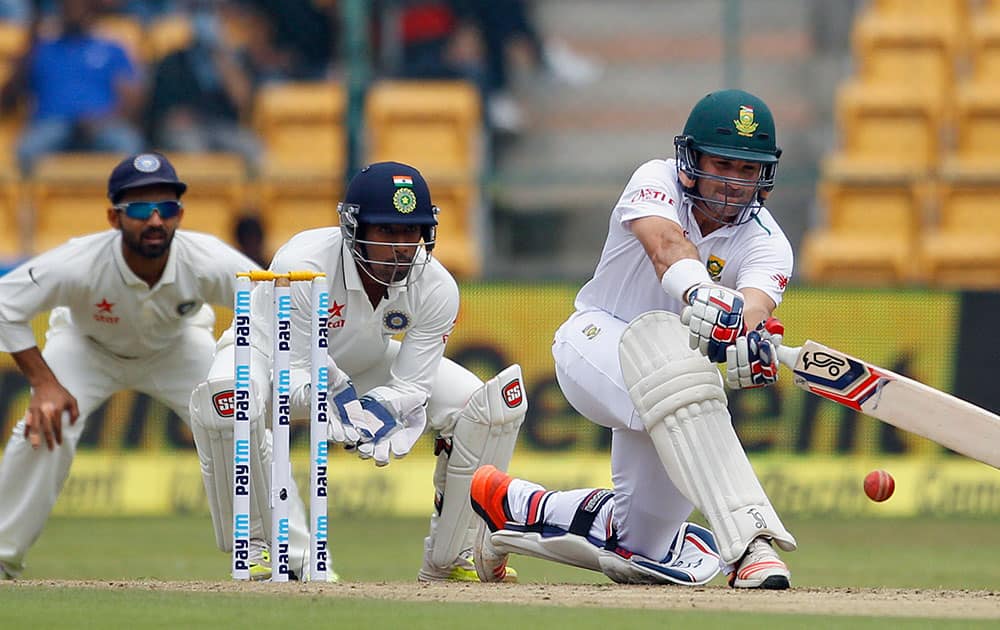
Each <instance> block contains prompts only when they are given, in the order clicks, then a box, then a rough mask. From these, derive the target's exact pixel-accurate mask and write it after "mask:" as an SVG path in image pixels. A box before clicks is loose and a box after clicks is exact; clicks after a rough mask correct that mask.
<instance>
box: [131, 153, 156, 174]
mask: <svg viewBox="0 0 1000 630" xmlns="http://www.w3.org/2000/svg"><path fill="white" fill-rule="evenodd" d="M132 166H134V167H135V170H137V171H139V172H140V173H155V172H156V171H158V170H160V158H158V157H156V156H155V155H151V154H149V153H143V154H142V155H138V156H136V158H135V159H134V160H132Z"/></svg>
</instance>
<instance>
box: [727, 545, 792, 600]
mask: <svg viewBox="0 0 1000 630" xmlns="http://www.w3.org/2000/svg"><path fill="white" fill-rule="evenodd" d="M791 577H792V574H791V572H790V571H789V570H788V567H787V566H785V563H784V562H782V561H781V558H779V557H778V552H776V551H775V550H774V549H773V548H772V547H771V540H770V539H769V538H764V537H759V538H754V539H753V542H751V543H750V545H749V546H748V547H747V551H746V553H745V554H743V557H742V558H741V559H740V561H739V562H738V563H736V570H734V571H733V572H732V573H731V574H730V575H729V586H731V587H733V588H762V589H770V590H783V589H786V588H788V587H789V586H790V585H791Z"/></svg>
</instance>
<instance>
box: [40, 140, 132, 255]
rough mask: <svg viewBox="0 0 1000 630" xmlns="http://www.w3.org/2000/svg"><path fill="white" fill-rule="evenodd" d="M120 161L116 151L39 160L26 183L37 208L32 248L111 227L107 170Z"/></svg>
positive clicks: (57, 242)
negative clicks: (108, 217)
mask: <svg viewBox="0 0 1000 630" xmlns="http://www.w3.org/2000/svg"><path fill="white" fill-rule="evenodd" d="M119 161H121V156H120V155H118V154H114V153H54V154H51V155H47V156H45V157H43V158H42V159H41V160H39V161H38V164H37V165H36V166H35V173H34V175H33V177H32V179H31V180H30V181H29V182H28V184H27V186H28V194H29V201H30V203H31V206H32V207H33V208H34V223H33V225H32V226H31V228H32V251H34V252H36V253H38V252H43V251H46V250H49V249H51V248H53V247H55V246H56V245H60V244H62V243H64V242H65V241H66V240H67V239H69V238H71V237H75V236H82V235H85V234H91V233H93V232H98V231H100V230H105V229H108V227H109V226H108V220H107V208H108V207H109V206H110V205H111V202H110V201H109V200H108V197H107V185H108V174H110V173H111V169H113V168H114V167H115V165H116V164H117V163H118V162H119Z"/></svg>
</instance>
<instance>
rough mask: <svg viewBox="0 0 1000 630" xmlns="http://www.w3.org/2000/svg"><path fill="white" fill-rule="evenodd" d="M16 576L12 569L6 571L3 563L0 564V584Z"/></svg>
mask: <svg viewBox="0 0 1000 630" xmlns="http://www.w3.org/2000/svg"><path fill="white" fill-rule="evenodd" d="M16 577H17V575H16V574H15V573H14V570H13V569H8V568H7V567H6V565H4V563H2V562H0V582H3V581H5V580H13V579H14V578H16Z"/></svg>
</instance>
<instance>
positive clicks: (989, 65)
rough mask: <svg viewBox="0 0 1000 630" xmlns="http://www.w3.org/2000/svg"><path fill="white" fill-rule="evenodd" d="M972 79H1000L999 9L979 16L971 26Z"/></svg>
mask: <svg viewBox="0 0 1000 630" xmlns="http://www.w3.org/2000/svg"><path fill="white" fill-rule="evenodd" d="M970 49H971V61H972V77H971V78H972V81H973V82H975V83H981V84H989V83H993V84H995V83H997V82H998V81H1000V11H998V12H997V13H995V14H992V13H991V14H987V15H984V16H981V17H979V18H978V19H977V20H976V22H975V23H974V24H973V26H972V36H971V45H970Z"/></svg>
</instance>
